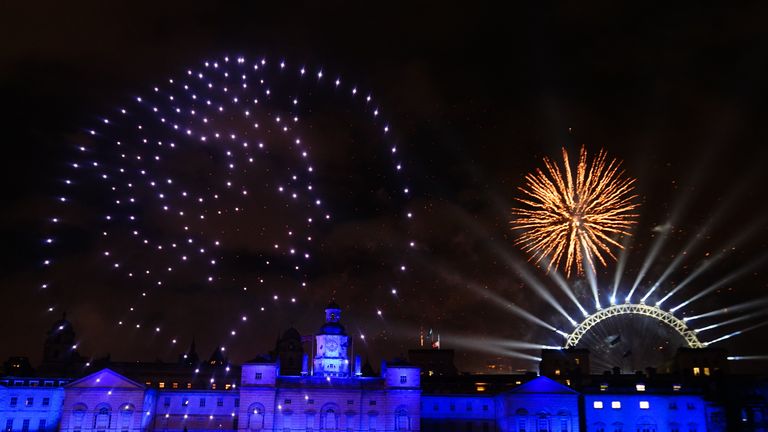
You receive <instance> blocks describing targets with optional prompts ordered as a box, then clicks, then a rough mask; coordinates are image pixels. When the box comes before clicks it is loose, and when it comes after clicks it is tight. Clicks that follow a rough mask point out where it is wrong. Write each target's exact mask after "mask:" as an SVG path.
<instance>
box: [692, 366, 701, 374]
mask: <svg viewBox="0 0 768 432" xmlns="http://www.w3.org/2000/svg"><path fill="white" fill-rule="evenodd" d="M699 375H701V369H699V368H697V367H695V368H693V376H699Z"/></svg>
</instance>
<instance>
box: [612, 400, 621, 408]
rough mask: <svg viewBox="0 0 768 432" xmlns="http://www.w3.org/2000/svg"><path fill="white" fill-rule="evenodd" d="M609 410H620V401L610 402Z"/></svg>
mask: <svg viewBox="0 0 768 432" xmlns="http://www.w3.org/2000/svg"><path fill="white" fill-rule="evenodd" d="M611 408H613V409H619V408H621V402H620V401H612V402H611Z"/></svg>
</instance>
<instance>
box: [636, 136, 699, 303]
mask: <svg viewBox="0 0 768 432" xmlns="http://www.w3.org/2000/svg"><path fill="white" fill-rule="evenodd" d="M712 153H713V152H712V148H709V149H708V151H705V152H702V153H700V158H699V161H698V163H697V164H696V165H695V166H696V169H695V170H693V171H691V172H690V176H689V177H688V179H687V182H686V183H685V184H684V185H690V184H696V183H697V180H698V179H699V178H700V177H701V175H702V174H703V173H704V169H705V168H706V165H708V163H709V160H710V159H711V156H712ZM692 195H693V194H690V193H683V197H682V198H681V199H679V200H678V201H677V202H676V204H675V207H674V208H673V209H672V214H671V215H670V217H669V218H668V219H667V222H666V223H665V224H664V225H663V226H664V227H667V228H666V230H665V232H662V233H660V235H659V236H658V237H656V239H655V240H654V242H653V245H651V249H650V251H649V252H648V255H646V257H645V261H643V265H642V267H640V272H638V273H637V277H636V278H635V282H634V283H633V284H632V289H630V290H629V294H627V297H626V302H627V303H629V302H630V301H631V299H632V294H634V292H635V290H636V289H637V287H638V285H640V282H641V281H642V280H643V278H644V277H645V275H646V273H647V272H648V269H650V268H651V265H652V264H653V262H654V261H655V260H656V257H657V256H658V255H659V252H661V248H662V246H664V244H665V243H666V242H667V239H668V238H669V234H670V233H671V232H672V230H673V229H674V227H675V225H676V224H677V219H678V218H679V217H680V215H681V214H682V213H683V211H685V209H686V208H687V207H688V203H689V202H690V199H691V196H692Z"/></svg>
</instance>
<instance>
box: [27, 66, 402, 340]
mask: <svg viewBox="0 0 768 432" xmlns="http://www.w3.org/2000/svg"><path fill="white" fill-rule="evenodd" d="M321 90H323V91H325V92H326V93H327V94H328V95H330V96H328V98H329V99H330V100H336V99H338V98H341V100H342V103H346V104H352V106H353V107H355V108H357V109H358V111H360V116H361V118H368V119H369V124H368V125H366V127H367V128H368V130H370V131H372V132H371V133H372V134H374V135H376V134H378V136H376V137H373V138H371V139H370V141H372V142H376V141H378V142H380V143H382V146H385V147H383V148H381V149H380V150H381V151H382V154H384V155H388V157H390V158H391V163H392V168H393V171H394V173H395V174H394V175H395V176H396V177H399V179H400V184H401V186H400V189H399V190H398V191H395V195H399V196H401V197H402V198H403V199H407V196H409V194H411V193H412V190H411V189H409V187H408V185H407V184H406V183H405V179H404V178H403V172H404V162H403V161H402V159H401V158H400V152H399V149H398V146H397V144H396V140H395V139H394V138H392V137H391V135H392V134H391V130H390V126H389V125H388V124H387V122H386V121H384V120H383V119H382V112H381V109H380V108H379V106H378V105H377V104H376V103H375V101H374V99H373V96H372V95H371V94H370V93H367V92H364V91H362V90H361V89H358V87H357V86H355V85H350V84H348V83H346V82H344V81H342V79H341V78H339V77H330V76H328V73H326V72H324V71H323V70H322V69H315V70H314V71H313V72H311V71H310V69H309V68H308V67H306V66H300V65H294V66H290V65H289V64H288V63H287V62H285V61H278V62H269V61H267V60H266V59H259V60H257V61H253V60H246V58H245V57H228V56H224V57H222V58H220V59H218V60H210V61H205V62H203V64H201V65H200V67H197V68H194V69H188V70H187V71H186V73H184V74H183V75H182V76H180V77H177V78H172V79H168V80H167V81H166V82H165V83H164V84H162V85H157V86H154V87H152V88H151V90H150V91H149V92H148V93H147V94H145V95H139V96H135V97H134V98H133V100H132V101H130V102H129V103H127V104H126V105H124V106H122V107H119V108H118V109H117V110H116V111H115V112H114V113H112V115H108V116H105V117H103V118H101V119H99V122H98V124H97V125H95V126H94V127H93V128H91V129H88V130H86V131H85V135H86V138H85V139H84V140H83V143H82V144H80V145H78V146H77V150H76V152H77V153H78V155H77V157H76V158H75V159H74V160H72V161H71V162H70V168H71V170H69V173H70V175H69V176H68V177H66V178H64V179H63V183H64V188H65V190H66V192H65V193H63V194H62V195H60V196H59V197H58V198H57V200H58V201H59V202H60V203H61V205H62V206H65V207H66V206H71V205H73V203H77V204H79V208H78V209H77V211H81V212H82V211H93V212H98V213H99V214H97V215H95V216H94V219H95V220H96V221H97V223H95V224H91V223H90V222H83V223H84V224H88V226H87V227H86V229H87V230H91V231H96V233H95V234H96V236H97V237H99V242H98V245H99V247H100V248H101V249H100V250H98V251H97V254H98V255H99V256H100V262H101V263H102V265H103V266H105V267H107V268H108V269H110V270H111V271H112V272H117V273H119V274H120V275H122V276H124V277H125V278H126V279H127V280H129V281H131V285H132V286H135V287H138V291H137V301H136V303H135V304H132V305H129V306H128V307H127V308H128V310H127V311H126V315H125V316H126V318H123V319H120V320H118V321H117V324H118V325H120V326H124V325H125V326H128V325H130V326H133V327H135V328H149V329H150V331H152V332H155V333H159V332H161V331H162V325H161V324H160V323H159V322H157V323H147V322H143V320H142V317H141V315H140V314H139V313H138V311H137V308H138V306H137V305H138V304H140V302H139V300H141V299H143V298H145V297H148V296H151V295H152V294H153V290H156V289H162V288H163V287H165V286H168V285H173V284H180V283H187V284H189V283H194V284H202V285H206V284H209V285H215V284H218V285H219V286H226V287H229V288H231V289H237V290H242V291H243V292H248V293H255V294H256V295H257V296H260V300H259V302H261V304H262V305H261V306H260V307H258V308H257V309H256V310H261V311H264V310H265V308H266V307H267V306H266V305H267V304H268V302H270V301H271V302H277V301H281V300H283V299H289V300H288V301H289V302H291V303H296V302H297V300H298V299H299V296H300V295H301V293H303V292H306V288H307V286H308V284H309V283H310V282H311V281H310V280H309V279H310V278H309V277H308V275H307V272H306V271H305V268H306V266H307V265H308V263H309V261H310V260H311V258H312V257H313V249H315V245H316V243H318V240H317V239H316V236H317V235H318V233H320V232H322V228H318V225H322V224H331V223H333V220H334V219H333V214H332V212H331V211H330V208H329V204H327V203H326V201H325V200H324V199H323V198H322V196H321V192H322V188H323V185H322V184H317V183H316V181H317V177H318V176H317V170H318V169H322V167H317V166H315V165H314V164H313V163H312V158H311V154H312V150H313V149H314V150H317V149H318V148H321V149H322V148H323V146H325V145H329V143H326V142H312V138H313V135H312V134H311V133H310V131H311V130H312V124H311V116H310V114H314V113H317V112H322V106H321V107H318V106H312V105H311V101H312V97H313V96H314V94H315V93H320V91H321ZM333 98H336V99H333ZM305 124H306V125H305ZM307 135H308V136H309V138H305V136H307ZM78 188H80V189H87V190H86V191H85V192H81V195H78V193H77V189H78ZM257 200H259V201H257ZM78 201H79V202H78ZM94 202H96V204H94ZM83 209H85V210H83ZM272 213H274V215H272ZM65 214H66V208H61V209H59V214H56V215H54V216H53V217H51V218H50V222H51V230H50V234H49V235H48V236H46V237H45V238H44V239H43V244H44V245H45V246H46V247H48V250H49V253H50V255H49V257H48V258H45V259H44V260H43V262H42V265H43V266H45V267H51V268H52V267H53V264H54V258H53V256H54V251H55V246H56V245H57V243H58V242H59V240H60V239H59V237H58V236H57V227H60V226H63V225H66V224H67V223H76V222H75V221H73V220H67V219H66V218H67V216H65ZM402 217H403V219H405V220H409V219H412V218H413V217H414V215H413V213H412V211H411V210H409V209H407V208H406V209H404V210H403V214H402ZM267 219H269V220H274V219H277V220H278V222H279V223H278V224H277V225H276V226H279V228H280V231H281V232H275V231H276V229H275V227H273V226H260V221H262V220H267ZM242 237H247V238H248V239H249V241H251V240H253V239H254V238H259V239H262V243H264V244H259V245H256V246H257V248H256V249H258V250H260V251H263V252H261V253H260V254H259V260H260V262H258V263H256V264H253V265H254V266H255V267H257V268H259V269H264V275H263V276H258V277H256V278H255V279H254V278H253V277H251V278H250V279H249V280H248V281H240V280H238V274H237V272H236V271H231V270H230V271H226V270H221V268H222V267H223V264H232V263H225V262H224V261H226V260H227V259H234V258H232V257H231V256H230V255H231V254H230V255H227V254H225V253H223V252H222V251H223V250H224V248H225V247H227V246H228V245H229V244H231V243H235V247H239V246H240V245H238V244H236V243H237V242H239V241H243V240H242V239H241V238H242ZM403 247H404V249H408V248H413V247H415V242H414V241H412V240H408V241H406V242H405V244H404V245H403ZM247 264H248V265H252V263H251V262H249V263H247ZM278 265H279V266H280V267H279V270H274V268H275V266H278ZM405 271H406V264H405V262H396V263H393V264H392V274H393V275H394V276H393V278H396V277H397V276H396V275H397V274H402V273H404V272H405ZM276 273H278V276H274V275H275V274H276ZM269 277H277V278H279V279H280V280H281V281H284V280H286V279H287V280H291V281H293V282H290V283H291V284H293V285H294V286H295V289H294V290H293V291H291V292H287V293H282V292H274V291H272V290H273V289H274V288H272V284H271V283H270V282H272V281H270V280H269ZM190 278H194V279H193V280H190ZM249 282H254V283H255V285H256V286H254V284H248V283H249ZM52 284H53V282H52V281H45V282H44V283H43V284H42V288H44V289H45V288H49V287H50V286H51V285H52ZM391 293H392V294H393V296H395V297H396V293H397V291H396V289H394V288H392V289H391ZM382 309H383V307H381V306H379V307H377V308H375V314H376V315H377V316H378V317H381V316H382V313H383V312H382ZM48 310H49V311H52V310H54V306H49V307H48ZM252 310H253V309H250V310H243V311H238V312H237V313H236V316H235V319H234V321H235V323H237V324H244V323H246V322H247V321H248V318H249V312H250V311H252ZM237 324H234V325H233V327H232V329H231V330H230V331H229V332H228V333H229V334H231V335H232V336H235V335H236V334H237ZM361 337H364V336H363V335H362V334H361ZM172 342H173V343H176V339H172Z"/></svg>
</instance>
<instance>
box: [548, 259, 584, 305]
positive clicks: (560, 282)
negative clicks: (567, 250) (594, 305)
mask: <svg viewBox="0 0 768 432" xmlns="http://www.w3.org/2000/svg"><path fill="white" fill-rule="evenodd" d="M547 265H548V264H547ZM548 275H549V277H550V279H552V280H553V281H555V283H556V284H557V286H558V287H559V288H560V290H561V291H563V293H565V295H566V296H568V298H569V299H571V301H572V302H573V304H575V305H576V307H578V308H579V310H580V311H581V313H582V314H583V315H584V316H587V315H589V313H588V312H587V310H586V309H584V307H583V306H582V305H581V303H579V300H578V299H577V298H576V295H575V294H574V293H573V290H572V289H571V287H570V286H568V282H566V281H565V278H563V275H561V274H560V272H559V271H557V269H554V268H553V269H552V270H550V271H549V273H548Z"/></svg>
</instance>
